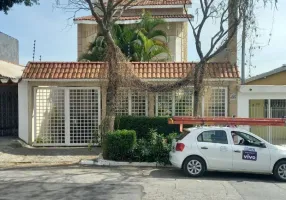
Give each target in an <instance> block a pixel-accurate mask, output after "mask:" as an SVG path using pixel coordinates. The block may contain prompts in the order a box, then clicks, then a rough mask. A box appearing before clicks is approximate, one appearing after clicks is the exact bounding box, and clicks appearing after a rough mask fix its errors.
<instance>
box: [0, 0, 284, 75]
mask: <svg viewBox="0 0 286 200" xmlns="http://www.w3.org/2000/svg"><path fill="white" fill-rule="evenodd" d="M53 2H54V0H45V1H43V0H42V1H41V0H40V3H41V4H40V5H39V6H34V7H31V8H30V7H24V6H15V7H14V8H13V9H12V10H11V11H10V12H9V14H8V15H5V14H3V13H0V31H1V32H4V33H6V34H8V35H10V36H12V37H15V38H17V39H18V40H19V43H20V64H22V65H26V64H27V62H28V61H30V60H32V56H33V41H34V40H36V41H37V42H36V55H35V60H39V56H40V55H41V56H42V60H44V61H76V58H77V29H76V25H71V24H72V21H71V20H70V21H67V19H68V18H69V17H71V16H72V13H64V12H63V11H62V10H55V9H53ZM196 7H197V2H196V0H193V5H192V8H190V13H192V12H194V11H195V8H196ZM278 8H279V9H278V10H276V11H275V12H274V18H273V10H271V9H269V8H267V9H264V8H260V9H258V10H257V15H258V18H259V21H258V23H259V24H258V25H259V28H260V30H259V33H260V37H259V38H258V39H257V42H258V43H259V44H260V45H262V46H264V47H263V48H262V50H257V51H255V57H254V58H253V59H252V64H253V65H255V66H256V68H251V75H252V76H253V75H256V74H259V73H262V72H266V71H269V70H271V69H274V68H277V67H280V66H282V64H286V53H285V52H286V39H285V38H286V37H285V36H286V22H285V19H286V0H279V2H278ZM81 14H82V15H89V13H88V12H87V13H81ZM273 19H274V20H273ZM69 25H71V26H69ZM213 26H214V25H212V24H209V25H208V27H206V30H205V31H204V33H205V34H204V38H203V39H204V41H209V36H210V35H211V30H212V27H213ZM270 33H271V34H272V36H271V37H270V36H269V34H270ZM269 39H270V44H269V45H268V41H269ZM188 49H189V54H188V60H189V61H196V60H197V55H196V51H195V49H194V40H193V37H192V35H191V32H190V30H189V42H188ZM239 54H240V52H239ZM238 65H239V66H240V58H239V60H238ZM246 71H247V74H246V76H248V75H249V74H248V68H247V69H246Z"/></svg>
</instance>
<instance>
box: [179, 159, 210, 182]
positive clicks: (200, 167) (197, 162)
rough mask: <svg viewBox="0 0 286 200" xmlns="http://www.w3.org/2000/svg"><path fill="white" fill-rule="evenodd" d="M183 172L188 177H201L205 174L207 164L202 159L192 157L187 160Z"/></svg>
mask: <svg viewBox="0 0 286 200" xmlns="http://www.w3.org/2000/svg"><path fill="white" fill-rule="evenodd" d="M183 170H184V173H185V174H186V175H187V176H190V177H199V176H202V175H203V174H204V173H205V171H206V164H205V162H204V161H203V159H201V158H200V157H197V156H191V157H189V158H187V159H186V160H185V162H184V166H183Z"/></svg>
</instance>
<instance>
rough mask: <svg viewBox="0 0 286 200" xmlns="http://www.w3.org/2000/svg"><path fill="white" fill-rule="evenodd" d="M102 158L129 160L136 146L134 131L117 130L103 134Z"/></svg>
mask: <svg viewBox="0 0 286 200" xmlns="http://www.w3.org/2000/svg"><path fill="white" fill-rule="evenodd" d="M104 137H105V138H104V142H103V152H104V158H106V159H110V160H116V161H120V160H125V161H126V160H129V159H130V158H131V156H132V153H133V150H134V148H135V147H136V132H135V131H133V130H117V131H114V132H110V133H107V134H106V135H105V136H104Z"/></svg>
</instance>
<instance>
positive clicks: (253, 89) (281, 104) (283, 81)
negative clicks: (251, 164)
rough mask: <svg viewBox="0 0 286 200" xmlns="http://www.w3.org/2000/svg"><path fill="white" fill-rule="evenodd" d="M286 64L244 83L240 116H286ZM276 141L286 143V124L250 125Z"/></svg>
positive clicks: (241, 92) (240, 95)
mask: <svg viewBox="0 0 286 200" xmlns="http://www.w3.org/2000/svg"><path fill="white" fill-rule="evenodd" d="M285 77H286V65H283V66H282V67H279V68H277V69H274V70H271V71H269V72H266V73H262V74H260V75H257V76H254V77H252V78H250V79H248V80H246V83H245V85H241V86H240V89H239V93H238V116H239V117H251V118H284V117H286V78H285ZM249 128H250V130H251V131H253V132H254V133H255V134H257V135H259V136H261V137H262V138H264V139H266V140H268V141H270V142H272V143H274V144H286V134H285V132H286V128H285V127H249Z"/></svg>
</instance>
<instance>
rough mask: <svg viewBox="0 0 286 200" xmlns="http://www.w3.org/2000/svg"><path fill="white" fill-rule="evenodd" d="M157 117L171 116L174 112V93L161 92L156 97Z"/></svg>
mask: <svg viewBox="0 0 286 200" xmlns="http://www.w3.org/2000/svg"><path fill="white" fill-rule="evenodd" d="M156 101H157V102H156V115H157V116H171V115H172V113H173V112H172V110H173V108H172V107H173V92H160V93H158V94H157V96H156Z"/></svg>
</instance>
